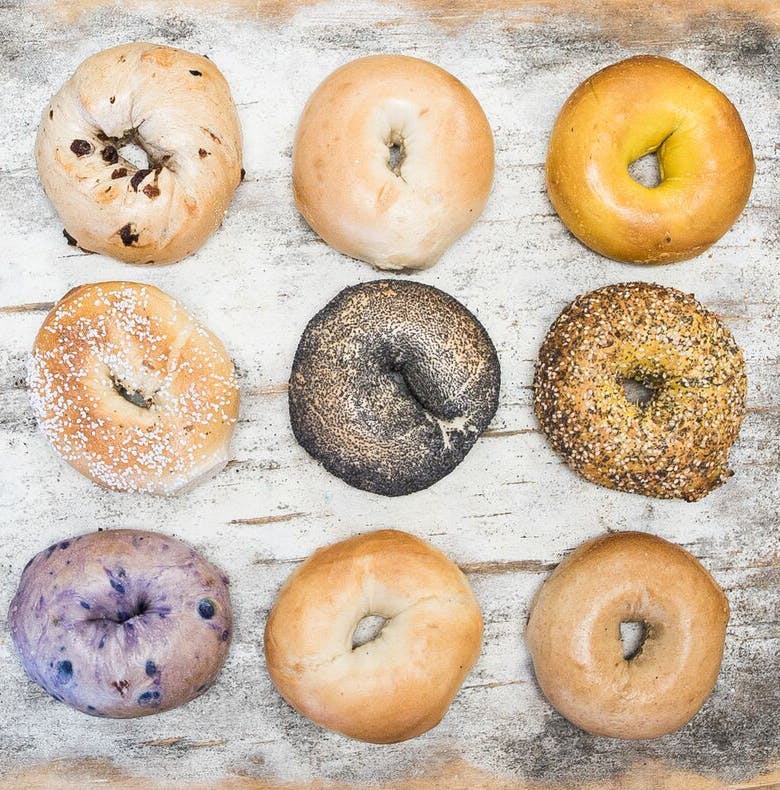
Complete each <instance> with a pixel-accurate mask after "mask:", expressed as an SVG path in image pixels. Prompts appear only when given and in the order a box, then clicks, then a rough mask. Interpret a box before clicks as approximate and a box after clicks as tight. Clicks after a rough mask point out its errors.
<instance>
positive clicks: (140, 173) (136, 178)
mask: <svg viewBox="0 0 780 790" xmlns="http://www.w3.org/2000/svg"><path fill="white" fill-rule="evenodd" d="M151 172H152V169H151V168H146V169H144V170H137V171H136V172H135V174H134V175H133V177H132V178H131V179H130V186H131V187H132V188H133V189H134V190H135V191H136V192H138V186H139V185H140V183H141V182H142V181H143V180H144V179H145V178H146V176H148V175H149V173H151Z"/></svg>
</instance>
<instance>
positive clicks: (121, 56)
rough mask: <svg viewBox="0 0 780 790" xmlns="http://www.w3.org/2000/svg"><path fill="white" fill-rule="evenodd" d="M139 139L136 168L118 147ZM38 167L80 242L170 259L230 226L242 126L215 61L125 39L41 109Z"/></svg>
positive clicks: (131, 255) (117, 253)
mask: <svg viewBox="0 0 780 790" xmlns="http://www.w3.org/2000/svg"><path fill="white" fill-rule="evenodd" d="M126 139H134V140H135V141H136V142H137V143H138V144H140V145H141V146H142V147H143V148H144V150H146V152H147V155H148V156H149V158H150V163H149V166H148V168H143V169H141V170H139V169H138V168H137V167H135V166H134V165H133V164H131V163H130V162H129V161H127V160H126V159H124V158H123V157H122V156H121V154H120V153H119V149H120V148H121V145H122V144H123V140H126ZM35 156H36V160H37V163H38V173H39V175H40V178H41V182H42V184H43V188H44V190H45V191H46V194H47V196H48V197H49V200H51V202H52V203H53V204H54V207H55V209H56V210H57V213H58V214H59V215H60V218H61V219H62V222H63V223H64V224H65V231H66V237H67V238H68V239H69V241H70V242H71V243H72V244H77V245H78V246H79V247H82V248H83V249H86V250H90V251H92V252H100V253H104V254H105V255H110V256H112V257H114V258H119V259H120V260H122V261H127V262H128V263H171V262H173V261H178V260H180V259H181V258H184V257H185V256H187V255H189V254H190V253H192V252H194V251H195V250H197V249H198V247H200V246H201V244H203V242H204V241H205V240H206V239H207V238H208V237H209V236H210V235H211V233H213V231H214V230H216V229H217V228H218V227H219V225H220V224H221V223H222V219H223V216H224V214H225V211H226V210H227V207H228V205H229V203H230V200H231V198H232V196H233V192H234V191H235V189H236V187H237V186H238V184H239V182H240V180H241V178H242V169H241V156H242V154H241V126H240V123H239V120H238V113H237V111H236V108H235V105H234V104H233V99H232V97H231V95H230V89H229V88H228V85H227V83H226V82H225V78H224V77H223V76H222V74H221V73H220V71H219V69H217V67H216V66H215V65H214V64H213V63H212V62H211V61H210V60H208V59H207V58H204V57H201V56H200V55H195V54H193V53H191V52H185V51H183V50H180V49H172V48H171V47H165V46H159V45H157V44H145V43H136V44H123V45H122V46H119V47H113V48H111V49H107V50H104V51H102V52H98V53H97V54H95V55H92V56H91V57H89V58H87V60H85V61H84V62H83V63H82V64H81V65H80V66H79V67H78V68H77V69H76V71H75V73H74V74H73V76H72V77H70V79H69V80H68V81H67V82H66V83H65V84H64V85H63V86H62V87H61V88H60V90H59V91H58V93H57V94H56V95H55V96H54V97H53V98H52V99H51V101H50V102H49V104H48V105H47V107H46V109H45V110H44V112H43V116H42V119H41V123H40V126H39V127H38V138H37V140H36V143H35Z"/></svg>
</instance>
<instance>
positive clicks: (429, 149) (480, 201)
mask: <svg viewBox="0 0 780 790" xmlns="http://www.w3.org/2000/svg"><path fill="white" fill-rule="evenodd" d="M492 182H493V133H492V132H491V129H490V124H489V123H488V120H487V118H486V117H485V113H484V112H483V111H482V108H481V107H480V105H479V102H477V100H476V99H475V98H474V96H473V94H472V93H471V91H469V89H468V88H467V87H466V86H465V85H463V84H462V83H461V82H459V81H458V80H457V79H455V77H453V76H452V75H451V74H449V73H448V72H446V71H444V69H441V68H439V67H438V66H434V65H433V63H428V62H427V61H424V60H419V59H417V58H410V57H405V56H403V55H372V56H370V57H365V58H359V59H358V60H353V61H352V62H351V63H347V64H346V65H345V66H342V67H341V68H339V69H337V70H336V71H334V72H333V73H332V74H331V75H330V76H329V77H327V78H326V79H325V81H324V82H322V84H321V85H320V86H319V87H318V88H317V89H316V90H315V92H314V93H313V94H312V96H311V98H310V99H309V101H308V103H307V104H306V107H305V108H304V110H303V114H302V115H301V119H300V121H299V123H298V130H297V132H296V135H295V144H294V148H293V193H294V196H295V203H296V205H297V206H298V209H299V211H300V212H301V214H302V215H303V217H304V219H305V220H306V221H307V222H308V223H309V225H310V226H311V227H312V229H313V230H314V232H315V233H317V235H319V236H320V237H321V238H322V239H323V240H324V241H326V242H327V243H328V244H329V245H330V246H331V247H334V248H335V249H337V250H338V251H339V252H342V253H344V254H345V255H349V256H351V257H352V258H358V259H360V260H363V261H367V262H368V263H371V264H373V265H374V266H376V267H378V268H380V269H424V268H426V267H428V266H432V265H433V264H434V263H436V261H437V260H438V259H439V258H440V257H441V255H442V254H443V253H444V251H445V250H446V249H447V248H448V247H449V246H450V245H451V244H452V243H453V242H454V241H455V240H456V239H458V238H460V236H462V235H463V234H464V233H465V232H466V231H467V230H468V229H469V228H470V227H471V225H472V224H473V223H474V221H475V220H476V219H477V217H478V216H479V215H480V213H481V212H482V209H483V207H484V205H485V203H486V202H487V198H488V194H489V192H490V186H491V184H492Z"/></svg>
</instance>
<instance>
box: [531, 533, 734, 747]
mask: <svg viewBox="0 0 780 790" xmlns="http://www.w3.org/2000/svg"><path fill="white" fill-rule="evenodd" d="M728 618H729V606H728V601H727V599H726V596H725V595H724V594H723V591H722V590H721V589H720V587H719V586H718V584H717V583H716V582H715V580H714V579H713V578H712V577H711V576H710V574H709V573H707V571H706V570H705V569H704V568H703V567H702V565H701V564H700V563H699V561H698V560H697V559H696V558H695V557H693V556H692V555H691V554H689V553H688V552H687V551H685V550H683V549H682V548H680V547H679V546H675V545H674V544H672V543H669V542H667V541H665V540H662V539H661V538H658V537H656V536H654V535H647V534H644V533H640V532H620V533H613V534H610V535H602V536H601V537H598V538H595V539H594V540H590V541H588V542H587V543H584V544H582V545H581V546H580V547H579V548H577V549H576V550H575V551H574V552H573V553H572V554H571V555H569V556H568V557H567V558H566V559H565V560H564V561H563V562H561V564H560V565H558V567H557V568H556V569H555V571H553V573H552V574H551V575H550V577H549V578H548V579H547V580H546V581H545V583H544V584H543V585H542V587H541V589H540V590H539V593H538V594H537V596H536V599H535V600H534V603H533V605H532V608H531V614H530V616H529V619H528V627H527V629H526V641H527V643H528V647H529V650H530V651H531V657H532V659H533V662H534V670H535V672H536V678H537V680H538V681H539V685H540V687H541V689H542V691H543V692H544V694H545V696H546V697H547V699H548V700H549V701H550V702H551V703H552V705H553V706H555V708H557V709H558V711H559V712H560V713H561V714H562V715H563V716H565V717H566V718H567V719H569V721H571V722H573V723H574V724H576V725H577V726H578V727H581V728H582V729H584V730H587V731H588V732H590V733H593V734H595V735H606V736H610V737H614V738H657V737H659V736H661V735H665V734H667V733H670V732H673V731H674V730H676V729H678V728H680V727H682V726H683V724H685V723H686V722H687V721H689V720H690V719H691V718H692V717H693V716H694V715H695V714H696V712H697V711H698V710H699V708H700V707H701V706H702V704H703V703H704V701H705V699H706V698H707V697H708V696H709V694H710V692H711V691H712V689H713V687H714V685H715V680H716V678H717V675H718V670H719V669H720V662H721V658H722V655H723V642H724V639H725V634H726V624H727V623H728ZM628 621H641V622H644V623H645V626H646V629H647V631H646V637H645V641H644V643H643V645H642V647H641V650H640V652H639V653H638V654H637V655H635V656H634V657H633V658H631V659H629V660H626V659H624V658H623V650H622V646H621V641H620V624H621V623H622V622H628Z"/></svg>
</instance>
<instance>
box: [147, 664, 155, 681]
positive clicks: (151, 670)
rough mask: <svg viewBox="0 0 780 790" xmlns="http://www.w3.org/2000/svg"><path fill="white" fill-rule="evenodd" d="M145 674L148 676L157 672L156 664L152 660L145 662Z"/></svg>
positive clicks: (152, 675)
mask: <svg viewBox="0 0 780 790" xmlns="http://www.w3.org/2000/svg"><path fill="white" fill-rule="evenodd" d="M146 674H147V675H149V677H150V678H151V677H154V676H155V675H156V674H157V664H155V663H154V661H147V662H146Z"/></svg>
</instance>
